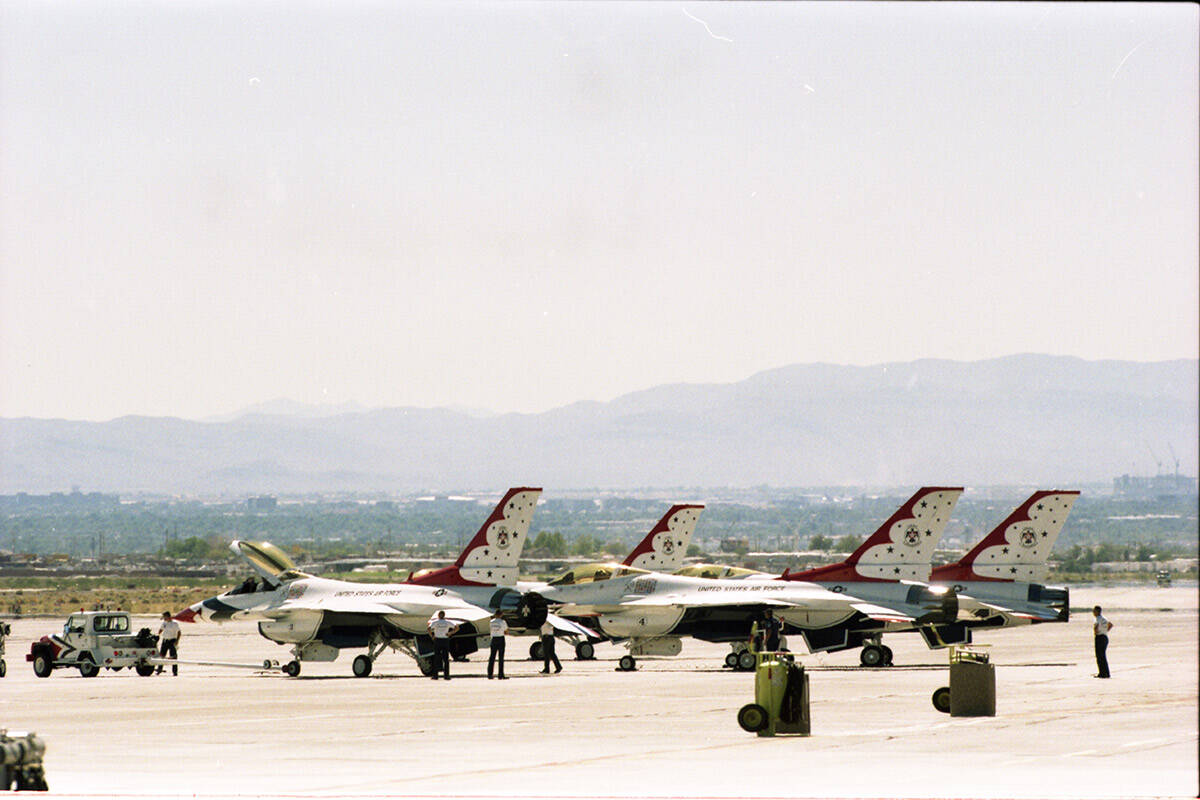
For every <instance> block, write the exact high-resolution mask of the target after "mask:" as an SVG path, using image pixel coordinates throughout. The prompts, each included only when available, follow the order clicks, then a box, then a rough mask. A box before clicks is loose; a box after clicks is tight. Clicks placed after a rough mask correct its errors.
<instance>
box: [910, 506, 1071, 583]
mask: <svg viewBox="0 0 1200 800" xmlns="http://www.w3.org/2000/svg"><path fill="white" fill-rule="evenodd" d="M1078 497H1079V492H1077V491H1060V490H1057V489H1056V490H1050V491H1037V492H1034V493H1033V494H1032V495H1030V496H1029V499H1027V500H1026V501H1025V502H1024V503H1022V504H1021V505H1019V506H1017V508H1016V510H1015V511H1013V512H1012V513H1011V514H1009V515H1008V516H1007V517H1005V519H1004V521H1003V522H1001V523H1000V524H999V525H997V526H996V527H995V528H993V529H992V531H991V533H989V534H988V535H987V536H985V537H983V539H981V540H980V541H979V543H978V544H976V545H975V546H974V547H972V548H971V550H970V551H969V552H968V553H967V554H966V555H965V556H963V557H962V558H960V559H959V560H958V561H956V562H955V563H953V564H946V565H944V566H940V567H936V568H934V570H933V572H932V574H931V575H930V580H934V581H938V582H950V581H1023V582H1029V583H1036V582H1038V581H1042V580H1045V578H1046V573H1047V571H1048V567H1047V565H1046V559H1048V558H1049V556H1050V552H1051V551H1052V550H1053V549H1054V543H1055V542H1056V541H1057V540H1058V535H1059V534H1060V533H1061V532H1062V529H1063V525H1065V524H1066V522H1067V515H1068V514H1070V513H1071V507H1072V506H1073V505H1074V504H1075V500H1076V498H1078Z"/></svg>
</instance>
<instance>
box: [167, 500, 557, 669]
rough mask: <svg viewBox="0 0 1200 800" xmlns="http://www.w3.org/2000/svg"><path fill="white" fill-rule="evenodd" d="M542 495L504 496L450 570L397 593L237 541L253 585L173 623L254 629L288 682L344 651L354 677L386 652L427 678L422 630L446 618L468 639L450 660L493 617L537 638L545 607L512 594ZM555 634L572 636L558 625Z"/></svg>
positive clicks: (460, 638) (455, 646)
mask: <svg viewBox="0 0 1200 800" xmlns="http://www.w3.org/2000/svg"><path fill="white" fill-rule="evenodd" d="M541 492H542V490H541V489H534V488H526V487H522V488H514V489H509V490H508V492H507V493H506V494H505V495H504V497H503V498H502V499H501V500H500V502H499V503H498V504H497V505H496V508H495V510H494V511H493V512H492V514H491V515H490V516H489V517H488V518H487V520H486V521H485V522H484V523H483V525H482V526H481V527H480V528H479V531H478V532H477V533H476V534H475V537H474V538H473V539H471V541H470V543H468V544H467V546H466V548H465V549H464V550H463V552H462V554H461V555H459V557H458V560H457V561H455V562H454V565H453V566H450V567H443V568H441V569H437V570H431V571H428V572H425V573H418V574H416V575H413V576H412V577H410V578H409V580H408V581H406V582H404V583H391V584H371V583H351V582H348V581H338V580H328V579H325V578H318V577H314V576H312V575H308V574H306V573H304V572H300V571H299V570H297V569H296V565H295V564H294V563H293V562H292V560H291V559H290V558H288V557H287V555H286V554H285V553H284V552H283V551H282V550H280V549H279V548H278V547H275V546H274V545H272V544H270V543H268V542H246V541H235V542H233V544H232V545H231V547H232V548H233V550H234V552H237V553H238V554H239V555H241V556H243V557H244V558H245V559H246V560H247V561H249V562H250V564H251V565H252V566H253V567H254V568H255V570H256V571H257V572H258V573H259V575H260V577H259V578H249V579H247V580H246V581H245V582H244V583H242V584H241V585H239V586H237V587H235V588H233V589H231V590H229V591H227V592H225V593H223V594H220V595H217V596H216V597H211V598H209V599H207V600H203V601H201V602H199V603H196V604H195V605H192V606H190V607H189V608H187V609H185V610H184V611H182V612H180V613H179V614H177V615H176V619H179V620H182V621H185V622H192V621H195V620H198V619H199V620H207V621H214V622H220V621H224V620H231V619H248V620H257V621H258V631H259V633H260V634H262V636H264V637H265V638H267V639H270V640H271V641H273V642H277V643H279V644H285V645H291V646H292V651H291V652H292V655H293V659H292V660H291V661H289V662H288V663H287V664H285V665H284V668H283V669H284V672H286V673H287V674H288V675H291V676H293V677H294V676H296V675H299V674H300V664H301V662H304V661H334V660H335V659H337V657H338V653H339V652H340V651H341V650H343V649H361V648H364V647H365V648H367V652H366V653H365V654H362V655H358V656H356V657H355V658H354V661H353V664H352V671H353V673H354V675H355V676H357V677H366V676H367V675H370V674H371V670H372V666H373V665H374V663H375V659H376V658H377V657H378V656H379V654H380V653H381V652H382V651H383V650H384V649H385V648H389V647H390V648H391V649H393V650H399V651H402V652H404V653H407V654H408V655H409V656H411V657H412V658H413V659H415V660H416V662H417V664H418V666H419V667H420V669H421V671H422V672H423V673H424V674H426V675H429V674H432V670H433V660H432V655H433V643H432V640H431V639H430V638H429V635H428V633H427V625H428V622H429V619H430V618H431V617H432V616H433V615H435V614H436V613H437V612H438V611H445V612H446V617H447V618H448V619H450V620H452V621H453V622H456V623H459V624H460V626H461V630H463V631H465V633H460V634H458V635H456V636H455V637H454V638H453V639H452V641H451V645H450V652H451V654H452V655H456V656H463V655H466V654H468V653H471V652H474V651H475V650H476V649H478V639H479V638H480V637H486V636H487V635H488V618H489V617H490V616H491V615H492V614H493V613H494V611H495V610H496V609H500V610H501V611H503V612H504V616H505V617H506V618H507V620H508V623H509V625H510V626H511V628H510V629H511V630H512V631H513V632H514V633H522V632H529V631H533V632H536V630H537V629H538V628H539V627H540V626H541V625H542V624H543V623H544V622H545V621H546V618H547V604H546V601H545V600H543V599H542V598H541V597H540V596H538V595H537V594H536V593H534V592H521V591H518V590H516V589H515V588H513V587H514V585H515V584H516V582H517V561H518V559H519V557H520V554H521V549H522V547H523V546H524V544H525V539H526V537H527V536H528V533H529V525H530V522H531V520H532V518H533V511H534V508H535V507H536V505H537V501H538V497H539V496H540V495H541ZM558 624H559V625H562V626H567V627H568V629H574V627H575V626H573V624H572V623H567V622H565V621H558Z"/></svg>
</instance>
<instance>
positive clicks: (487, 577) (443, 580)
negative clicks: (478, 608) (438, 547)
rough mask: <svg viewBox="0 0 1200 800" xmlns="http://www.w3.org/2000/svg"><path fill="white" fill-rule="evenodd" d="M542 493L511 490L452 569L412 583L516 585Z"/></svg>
mask: <svg viewBox="0 0 1200 800" xmlns="http://www.w3.org/2000/svg"><path fill="white" fill-rule="evenodd" d="M541 494H542V490H541V489H531V488H528V487H520V488H515V489H509V490H508V492H507V493H506V494H505V495H504V497H503V498H501V499H500V502H499V503H497V504H496V508H495V510H493V511H492V514H491V516H489V517H488V518H487V519H486V520H485V521H484V523H483V525H482V526H480V528H479V532H478V533H476V534H475V538H473V539H471V541H470V542H469V543H468V544H467V546H466V547H465V548H463V551H462V553H461V554H459V556H458V560H457V561H455V562H454V566H452V567H442V568H441V569H435V570H431V571H429V572H423V573H421V574H419V575H416V576H413V577H410V578H409V579H408V580H409V583H420V584H424V585H426V586H461V585H484V586H491V585H504V586H511V585H513V584H515V583H516V582H517V577H518V568H517V562H518V561H519V560H520V558H521V549H522V548H523V547H524V546H525V539H526V538H528V536H529V525H530V523H531V522H533V510H534V508H536V507H537V503H538V497H540V496H541Z"/></svg>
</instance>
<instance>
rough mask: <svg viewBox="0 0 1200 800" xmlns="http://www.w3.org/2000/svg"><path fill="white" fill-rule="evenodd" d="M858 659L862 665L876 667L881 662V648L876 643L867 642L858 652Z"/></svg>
mask: <svg viewBox="0 0 1200 800" xmlns="http://www.w3.org/2000/svg"><path fill="white" fill-rule="evenodd" d="M858 661H859V663H860V664H862V665H863V666H864V667H878V666H880V665H882V664H883V648H882V647H880V646H879V645H877V644H869V645H867V646H866V647H864V648H863V649H862V652H861V653H859V654H858Z"/></svg>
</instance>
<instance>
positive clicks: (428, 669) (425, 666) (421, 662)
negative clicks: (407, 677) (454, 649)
mask: <svg viewBox="0 0 1200 800" xmlns="http://www.w3.org/2000/svg"><path fill="white" fill-rule="evenodd" d="M417 669H419V670H421V674H422V675H424V676H425V677H426V678H428V677H430V676H431V675H435V674H437V673H436V671H435V670H434V666H433V659H432V658H422V657H420V656H418V657H417Z"/></svg>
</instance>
